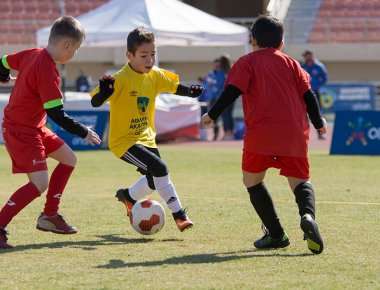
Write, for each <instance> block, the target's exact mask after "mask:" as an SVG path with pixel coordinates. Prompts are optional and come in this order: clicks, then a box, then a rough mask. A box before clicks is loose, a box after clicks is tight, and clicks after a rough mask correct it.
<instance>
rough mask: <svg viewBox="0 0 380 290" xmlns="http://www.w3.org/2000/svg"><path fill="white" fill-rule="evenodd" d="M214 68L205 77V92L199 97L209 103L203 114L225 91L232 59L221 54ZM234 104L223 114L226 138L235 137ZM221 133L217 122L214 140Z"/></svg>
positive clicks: (203, 109)
mask: <svg viewBox="0 0 380 290" xmlns="http://www.w3.org/2000/svg"><path fill="white" fill-rule="evenodd" d="M213 64H214V67H213V70H212V71H210V72H209V73H208V74H207V75H206V76H205V78H204V79H203V83H202V85H203V87H204V91H203V94H202V95H201V96H200V97H199V101H201V102H205V103H207V107H205V106H203V107H202V110H201V111H202V114H203V113H205V112H207V111H208V109H209V108H211V106H212V105H213V104H214V103H215V102H216V101H217V99H218V98H219V96H220V94H221V92H222V91H223V87H224V82H225V80H226V77H227V74H228V72H229V70H230V68H231V63H230V59H229V57H228V56H225V55H223V56H221V57H219V58H217V59H215V60H214V63H213ZM232 110H233V105H231V107H229V108H228V109H226V112H225V114H223V115H222V119H223V127H224V131H225V138H226V139H228V138H232V137H233V118H232ZM219 135H220V126H219V124H217V123H215V126H214V140H217V139H218V138H219Z"/></svg>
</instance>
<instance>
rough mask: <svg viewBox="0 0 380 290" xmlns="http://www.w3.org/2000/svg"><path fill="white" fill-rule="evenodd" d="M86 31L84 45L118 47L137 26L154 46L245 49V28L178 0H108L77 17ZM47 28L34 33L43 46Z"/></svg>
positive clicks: (46, 37) (48, 28) (39, 43)
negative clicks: (145, 30)
mask: <svg viewBox="0 0 380 290" xmlns="http://www.w3.org/2000/svg"><path fill="white" fill-rule="evenodd" d="M78 20H79V21H80V22H81V23H82V25H83V26H84V28H85V30H86V40H85V43H84V44H83V45H84V46H106V47H118V46H122V45H125V42H126V36H127V34H128V33H129V32H130V31H131V30H133V29H135V28H136V27H138V26H144V27H146V28H148V29H150V30H152V31H153V32H154V33H155V37H156V44H157V45H158V46H168V45H171V46H246V45H247V43H248V35H249V34H248V29H247V28H245V27H243V26H240V25H236V24H233V23H230V22H228V21H225V20H222V19H220V18H218V17H215V16H212V15H210V14H207V13H205V12H203V11H201V10H199V9H197V8H194V7H192V6H190V5H187V4H185V3H182V2H180V1H178V0H112V1H110V2H108V3H106V4H104V5H102V6H100V7H98V8H96V9H94V10H92V11H90V12H88V13H85V14H83V15H81V16H79V17H78ZM49 31H50V27H46V28H42V29H40V30H38V31H37V43H38V45H40V46H43V45H46V44H47V40H48V36H49Z"/></svg>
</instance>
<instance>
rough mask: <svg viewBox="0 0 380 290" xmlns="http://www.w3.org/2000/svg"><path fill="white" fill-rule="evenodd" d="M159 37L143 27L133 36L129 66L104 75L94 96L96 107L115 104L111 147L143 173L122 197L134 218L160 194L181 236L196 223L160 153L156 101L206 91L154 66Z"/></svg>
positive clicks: (118, 193)
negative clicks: (142, 203) (135, 209)
mask: <svg viewBox="0 0 380 290" xmlns="http://www.w3.org/2000/svg"><path fill="white" fill-rule="evenodd" d="M155 54H156V48H155V43H154V34H153V33H152V32H150V31H148V30H146V29H145V28H143V27H139V28H136V29H135V30H133V31H132V32H130V33H129V35H128V39H127V57H128V63H127V64H126V65H125V66H124V67H123V68H122V69H121V70H119V71H118V72H116V73H115V74H114V75H113V76H112V77H111V76H104V77H103V78H102V79H101V80H100V81H99V86H98V87H96V88H95V89H94V90H93V91H92V92H91V95H92V100H91V104H92V105H93V106H94V107H98V106H100V105H102V104H103V103H104V102H106V101H109V104H110V132H109V148H110V150H111V151H112V152H113V153H114V154H115V155H116V156H117V157H118V158H120V159H122V160H124V161H126V162H128V163H130V164H132V165H134V166H136V167H137V168H138V169H137V170H138V171H139V172H140V173H142V174H143V176H142V177H140V178H139V179H138V180H137V182H136V183H135V184H133V185H132V186H130V187H129V188H126V189H119V190H118V191H117V193H116V197H117V198H118V199H119V200H120V201H121V202H123V203H124V204H125V205H126V207H127V211H128V215H130V210H131V208H132V206H133V204H134V203H135V202H136V201H137V200H139V199H142V198H144V197H146V196H147V195H149V194H151V193H152V192H153V191H154V190H157V192H158V193H159V194H160V196H161V197H162V199H163V200H164V201H165V202H166V204H167V205H168V207H169V208H170V210H171V211H172V213H173V217H174V220H175V222H176V225H177V227H178V229H179V230H180V231H184V230H185V229H188V228H190V227H191V226H192V225H193V223H192V221H191V220H190V219H189V217H188V216H187V214H186V212H185V210H184V209H183V207H182V205H181V202H180V200H179V197H178V194H177V192H176V190H175V187H174V185H173V183H172V181H171V180H170V177H169V172H168V168H167V166H166V164H165V163H164V161H163V160H162V159H161V157H160V153H159V151H158V149H157V145H156V141H155V137H156V132H155V126H154V115H155V100H156V96H157V95H158V94H160V93H175V94H177V95H182V96H190V97H194V98H196V97H198V96H199V95H200V94H201V93H202V88H201V87H200V86H198V85H192V86H190V87H187V86H184V85H181V84H179V77H178V75H176V74H174V73H172V72H169V71H166V70H164V69H161V68H158V67H156V66H154V63H155Z"/></svg>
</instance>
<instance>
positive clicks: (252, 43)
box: [251, 36, 257, 47]
mask: <svg viewBox="0 0 380 290" xmlns="http://www.w3.org/2000/svg"><path fill="white" fill-rule="evenodd" d="M251 45H252V47H257V41H256V38H253V37H252V36H251Z"/></svg>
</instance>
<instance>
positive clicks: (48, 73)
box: [37, 61, 62, 104]
mask: <svg viewBox="0 0 380 290" xmlns="http://www.w3.org/2000/svg"><path fill="white" fill-rule="evenodd" d="M38 71H39V73H38V76H37V82H38V83H37V87H38V92H39V95H40V98H41V100H42V103H43V104H44V103H46V102H48V101H51V100H55V99H59V98H62V93H61V90H60V88H59V87H60V77H59V74H58V71H57V68H56V67H55V64H53V63H51V62H50V61H41V63H40V67H39V70H38Z"/></svg>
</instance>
